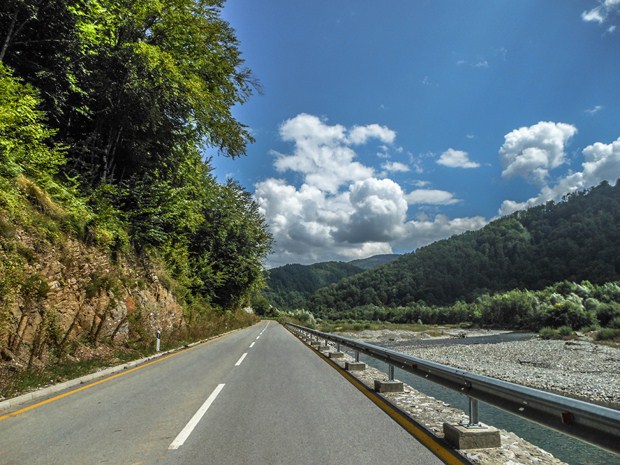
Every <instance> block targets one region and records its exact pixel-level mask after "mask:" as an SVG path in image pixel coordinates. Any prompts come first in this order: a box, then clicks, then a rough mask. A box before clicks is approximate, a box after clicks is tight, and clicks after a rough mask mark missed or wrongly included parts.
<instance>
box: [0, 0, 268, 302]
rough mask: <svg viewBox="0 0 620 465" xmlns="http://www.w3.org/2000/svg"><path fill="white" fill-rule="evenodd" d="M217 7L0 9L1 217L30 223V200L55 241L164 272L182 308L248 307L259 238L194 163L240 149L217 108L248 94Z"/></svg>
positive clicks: (102, 0)
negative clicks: (136, 259) (132, 257)
mask: <svg viewBox="0 0 620 465" xmlns="http://www.w3.org/2000/svg"><path fill="white" fill-rule="evenodd" d="M222 4H223V2H222V1H219V0H166V1H152V0H91V1H82V0H46V1H41V0H3V1H2V2H1V3H0V191H1V192H2V195H1V196H0V220H1V221H0V222H1V223H2V224H4V225H10V224H21V225H24V227H26V228H27V227H29V225H30V226H32V221H33V219H32V218H31V215H28V214H27V213H26V212H28V211H29V210H28V209H26V208H24V205H25V204H24V202H30V203H33V202H34V203H35V204H37V205H38V206H39V208H40V209H41V210H44V211H45V212H46V213H47V214H48V216H52V217H53V218H52V219H53V220H54V221H55V222H56V225H58V224H59V225H60V231H59V232H58V234H69V235H72V236H75V237H78V238H79V239H80V240H82V241H83V242H84V243H87V244H92V245H96V246H98V247H100V248H102V249H104V250H106V251H107V252H108V253H109V254H110V256H112V257H115V256H118V255H119V254H127V253H132V254H137V255H138V256H140V257H142V258H143V259H146V260H150V261H151V262H154V263H161V264H163V267H164V268H165V270H166V273H167V275H168V279H167V280H168V281H170V282H171V283H172V287H173V288H174V292H175V295H176V296H177V297H178V298H179V299H180V300H181V301H183V302H185V303H188V304H191V303H192V302H201V303H203V304H205V305H208V306H212V307H214V308H222V309H227V308H238V307H240V306H243V305H245V304H247V302H248V300H249V298H250V295H251V294H252V293H253V292H255V291H256V290H257V289H259V288H260V287H261V286H262V283H263V281H264V278H263V265H262V261H263V259H264V258H265V257H266V255H267V254H268V252H269V250H270V247H271V237H270V235H269V233H268V232H267V229H266V225H265V222H264V219H263V217H262V216H261V214H260V213H259V211H258V206H257V205H256V203H255V202H254V201H253V199H252V198H251V196H250V194H249V193H248V192H246V191H245V190H244V189H243V188H242V187H241V186H240V185H239V184H238V183H236V182H234V181H229V182H228V183H226V184H219V183H218V182H216V180H215V179H214V177H213V176H212V174H211V168H210V165H209V158H208V157H205V155H204V154H205V153H208V154H212V155H213V156H218V155H219V156H229V157H238V156H241V155H243V154H244V153H245V149H246V146H247V144H248V143H250V142H252V137H251V136H250V133H249V131H248V129H247V128H246V127H245V126H244V125H243V124H242V123H240V122H239V121H237V120H236V119H235V118H234V117H233V116H232V113H231V111H232V108H233V106H235V105H237V104H242V103H244V102H245V101H246V100H247V99H248V98H249V97H250V96H251V95H252V94H253V93H255V92H256V91H258V90H260V89H259V88H258V84H257V82H256V80H255V79H254V77H253V75H252V73H251V72H250V70H249V69H247V68H246V67H245V65H244V62H243V59H242V57H241V54H240V51H239V47H238V45H239V44H238V42H237V39H236V37H235V34H234V31H233V30H232V28H231V27H230V26H229V24H228V23H226V22H225V21H223V20H222V19H221V17H220V11H221V7H222ZM7 227H8V226H7ZM55 227H56V226H54V228H55ZM50 228H51V226H50ZM54 233H56V232H54ZM5 258H6V257H5ZM9 258H10V257H9ZM9 258H6V260H3V263H2V265H0V266H1V267H2V269H0V271H1V273H0V281H2V282H0V289H2V288H3V285H4V284H6V286H5V287H7V286H8V287H7V288H9V287H10V286H12V285H13V284H14V283H13V284H11V283H12V281H11V279H10V278H11V276H12V274H11V273H13V271H15V269H16V268H18V267H17V266H13V265H15V263H13V262H12V261H11V260H10V259H9ZM17 265H18V263H17ZM0 297H2V296H1V295H0Z"/></svg>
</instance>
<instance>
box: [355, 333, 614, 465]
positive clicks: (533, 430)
mask: <svg viewBox="0 0 620 465" xmlns="http://www.w3.org/2000/svg"><path fill="white" fill-rule="evenodd" d="M533 336H534V335H533V334H527V333H505V334H499V335H493V336H481V337H468V338H451V339H449V340H446V339H415V340H408V341H401V342H384V343H375V344H376V345H380V346H382V347H387V348H390V349H393V350H396V351H398V350H399V346H405V345H406V346H413V345H420V346H427V345H431V344H441V345H454V344H495V343H500V342H507V341H518V340H527V339H529V338H532V337H533ZM360 360H362V361H363V362H365V363H367V364H368V365H370V366H372V367H374V368H377V369H379V370H382V371H386V364H385V363H384V362H380V361H377V360H375V359H372V358H370V357H367V356H364V357H361V358H360ZM395 377H396V378H397V379H399V380H401V381H403V382H405V383H406V384H408V385H409V386H411V387H412V388H414V389H416V390H418V391H420V392H422V393H424V394H427V395H429V396H432V397H435V398H436V399H440V400H442V401H443V402H446V403H448V404H450V405H452V406H454V407H457V408H459V409H461V410H463V411H465V412H467V411H468V398H467V396H465V395H463V394H461V393H459V392H457V391H453V390H451V389H448V388H445V387H443V386H440V385H438V384H435V383H432V382H430V381H428V380H426V379H424V378H421V377H419V376H415V375H413V374H411V373H408V372H406V371H402V370H399V369H396V370H395ZM479 413H480V420H481V421H483V422H484V423H487V424H489V425H493V426H495V427H497V428H501V429H505V430H507V431H512V432H513V433H515V434H517V435H518V436H520V437H522V438H523V439H525V440H527V441H529V442H531V443H532V444H535V445H537V446H538V447H540V448H541V449H544V450H546V451H547V452H549V453H551V454H553V455H554V456H555V457H557V458H558V459H560V460H562V461H564V462H566V463H568V464H570V465H620V456H619V455H617V454H614V453H612V452H609V451H607V450H605V449H601V448H599V447H596V446H593V445H591V444H588V443H586V442H583V441H581V440H579V439H576V438H573V437H571V436H568V435H565V434H562V433H560V432H557V431H555V430H552V429H549V428H546V427H544V426H541V425H539V424H537V423H533V422H530V421H528V420H525V419H523V418H521V417H518V416H516V415H512V414H510V413H508V412H506V411H504V410H501V409H498V408H496V407H493V406H491V405H488V404H485V403H483V402H480V405H479Z"/></svg>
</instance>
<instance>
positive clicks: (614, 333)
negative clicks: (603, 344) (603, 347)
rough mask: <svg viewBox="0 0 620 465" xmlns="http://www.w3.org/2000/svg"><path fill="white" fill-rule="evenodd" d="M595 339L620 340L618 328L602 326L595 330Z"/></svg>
mask: <svg viewBox="0 0 620 465" xmlns="http://www.w3.org/2000/svg"><path fill="white" fill-rule="evenodd" d="M595 338H596V340H597V341H617V342H620V328H603V329H599V330H598V331H597V332H596V335H595Z"/></svg>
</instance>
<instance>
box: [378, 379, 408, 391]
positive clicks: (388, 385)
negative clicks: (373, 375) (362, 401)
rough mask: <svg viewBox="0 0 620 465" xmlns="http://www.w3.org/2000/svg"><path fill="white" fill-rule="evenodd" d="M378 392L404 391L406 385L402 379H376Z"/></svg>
mask: <svg viewBox="0 0 620 465" xmlns="http://www.w3.org/2000/svg"><path fill="white" fill-rule="evenodd" d="M375 391H376V392H403V391H404V386H403V382H402V381H396V380H394V381H387V380H385V381H382V380H379V379H375Z"/></svg>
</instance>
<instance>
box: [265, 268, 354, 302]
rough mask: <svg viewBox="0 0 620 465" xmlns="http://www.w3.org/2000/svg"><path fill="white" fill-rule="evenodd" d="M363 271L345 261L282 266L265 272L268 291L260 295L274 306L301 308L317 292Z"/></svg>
mask: <svg viewBox="0 0 620 465" xmlns="http://www.w3.org/2000/svg"><path fill="white" fill-rule="evenodd" d="M362 271H364V270H363V269H362V268H359V267H357V266H354V265H352V264H350V263H344V262H322V263H315V264H313V265H297V264H294V265H284V266H280V267H278V268H273V269H271V270H269V271H268V272H267V288H266V289H265V290H264V291H263V294H264V296H265V297H266V298H267V300H268V301H269V303H270V304H271V305H273V306H274V307H277V308H282V309H294V308H301V307H303V306H304V303H305V301H306V299H308V298H309V297H310V296H311V295H312V294H313V293H314V292H315V291H316V290H317V289H320V288H322V287H325V286H328V285H329V284H332V283H336V282H338V281H340V280H341V279H343V278H346V277H349V276H353V275H355V274H358V273H361V272H362Z"/></svg>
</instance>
